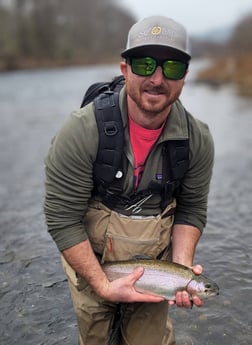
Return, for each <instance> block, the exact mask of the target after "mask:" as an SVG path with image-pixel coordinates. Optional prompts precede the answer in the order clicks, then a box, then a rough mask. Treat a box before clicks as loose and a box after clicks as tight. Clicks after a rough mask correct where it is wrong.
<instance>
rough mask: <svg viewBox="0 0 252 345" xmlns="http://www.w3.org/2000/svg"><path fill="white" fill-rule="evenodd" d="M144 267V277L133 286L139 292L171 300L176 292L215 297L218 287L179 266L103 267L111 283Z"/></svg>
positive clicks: (149, 263) (143, 263)
mask: <svg viewBox="0 0 252 345" xmlns="http://www.w3.org/2000/svg"><path fill="white" fill-rule="evenodd" d="M139 266H142V267H144V274H143V275H142V277H140V279H138V280H137V282H136V283H135V288H136V290H137V291H139V292H148V293H151V294H154V295H159V296H162V297H164V298H165V299H167V300H171V299H175V295H176V292H177V291H182V290H186V291H188V293H189V294H190V295H191V296H193V295H197V296H199V297H201V298H207V297H209V296H213V295H217V294H218V293H219V287H218V285H217V284H216V283H215V282H214V281H212V280H210V279H209V278H207V277H205V276H204V275H195V274H194V273H193V271H192V270H191V269H190V268H188V267H185V266H183V265H179V264H175V263H170V262H167V261H160V260H129V261H119V262H111V263H106V264H104V265H103V269H104V272H105V273H106V275H107V277H108V279H109V280H110V281H113V280H115V279H118V278H122V277H125V276H127V275H129V274H130V273H131V272H132V271H133V270H134V269H135V268H136V267H139Z"/></svg>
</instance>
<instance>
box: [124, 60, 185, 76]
mask: <svg viewBox="0 0 252 345" xmlns="http://www.w3.org/2000/svg"><path fill="white" fill-rule="evenodd" d="M127 63H128V64H129V65H130V66H131V70H132V72H133V73H134V74H136V75H139V76H142V77H149V76H151V75H152V74H154V73H155V71H156V69H157V67H158V66H161V67H162V71H163V75H164V77H165V78H167V79H172V80H180V79H182V78H184V76H185V74H186V71H187V68H188V63H185V62H182V61H175V60H159V59H154V58H152V57H150V56H147V57H140V58H134V57H128V58H127Z"/></svg>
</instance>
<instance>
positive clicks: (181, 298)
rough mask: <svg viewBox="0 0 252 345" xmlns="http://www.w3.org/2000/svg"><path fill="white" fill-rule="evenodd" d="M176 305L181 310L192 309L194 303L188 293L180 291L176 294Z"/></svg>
mask: <svg viewBox="0 0 252 345" xmlns="http://www.w3.org/2000/svg"><path fill="white" fill-rule="evenodd" d="M176 304H177V306H178V307H181V308H191V307H192V301H191V300H190V297H189V295H188V293H187V292H186V291H180V292H177V294H176Z"/></svg>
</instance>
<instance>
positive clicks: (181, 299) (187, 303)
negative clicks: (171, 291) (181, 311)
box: [169, 265, 203, 308]
mask: <svg viewBox="0 0 252 345" xmlns="http://www.w3.org/2000/svg"><path fill="white" fill-rule="evenodd" d="M190 268H191V269H192V270H193V272H194V273H195V274H201V273H202V272H203V267H202V266H201V265H195V266H192V267H190ZM169 304H170V305H173V304H176V305H177V306H178V307H180V308H192V307H193V305H196V306H197V307H201V306H202V305H203V301H202V300H201V299H200V298H199V297H197V296H193V298H192V300H191V299H190V296H189V294H188V292H187V291H179V292H177V294H176V299H175V301H169Z"/></svg>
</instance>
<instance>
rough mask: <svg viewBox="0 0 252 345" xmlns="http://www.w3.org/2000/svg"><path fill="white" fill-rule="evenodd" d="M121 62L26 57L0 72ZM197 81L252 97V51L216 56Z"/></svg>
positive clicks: (3, 65) (9, 64)
mask: <svg viewBox="0 0 252 345" xmlns="http://www.w3.org/2000/svg"><path fill="white" fill-rule="evenodd" d="M94 63H95V64H97V65H99V64H101V63H102V64H106V63H108V64H114V63H119V58H117V59H116V58H115V57H114V58H107V59H105V60H104V61H99V60H98V61H94V60H93V61H83V59H79V60H74V61H72V60H63V59H62V60H49V59H43V60H36V59H24V60H17V61H11V60H10V61H9V63H8V64H1V63H0V72H11V71H20V70H34V69H50V68H61V67H72V66H88V65H91V64H92V65H93V64H94ZM196 82H198V83H206V84H209V85H212V86H213V87H220V86H222V85H227V84H233V85H235V86H236V88H237V92H238V93H239V94H240V95H241V96H243V97H249V98H252V53H249V54H243V55H241V56H232V57H231V56H226V57H219V58H217V57H214V58H212V62H211V64H210V65H209V66H208V67H207V68H205V69H202V70H200V71H199V72H198V74H197V76H196Z"/></svg>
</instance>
